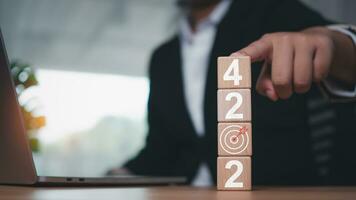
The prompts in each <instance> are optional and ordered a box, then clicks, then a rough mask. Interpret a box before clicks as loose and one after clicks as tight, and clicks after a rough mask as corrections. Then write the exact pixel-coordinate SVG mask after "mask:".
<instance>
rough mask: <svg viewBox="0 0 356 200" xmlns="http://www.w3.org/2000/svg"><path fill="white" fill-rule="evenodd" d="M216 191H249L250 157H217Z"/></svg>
mask: <svg viewBox="0 0 356 200" xmlns="http://www.w3.org/2000/svg"><path fill="white" fill-rule="evenodd" d="M217 163H218V166H217V167H218V171H217V172H218V177H217V188H218V190H251V157H247V156H246V157H218V160H217Z"/></svg>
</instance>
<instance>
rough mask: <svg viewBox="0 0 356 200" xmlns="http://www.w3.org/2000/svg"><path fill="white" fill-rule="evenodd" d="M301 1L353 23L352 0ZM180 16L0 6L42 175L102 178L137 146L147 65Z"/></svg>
mask: <svg viewBox="0 0 356 200" xmlns="http://www.w3.org/2000/svg"><path fill="white" fill-rule="evenodd" d="M304 2H305V3H306V4H308V5H310V6H311V7H312V8H314V9H317V10H318V11H320V12H321V13H322V14H323V15H325V16H326V17H328V18H331V19H333V20H337V21H340V22H345V23H352V24H356V12H354V10H355V8H356V1H351V0H304ZM178 17H179V11H178V10H177V8H176V6H175V0H149V1H144V0H75V1H73V0H0V27H1V30H2V33H3V35H4V39H5V43H6V46H7V50H8V55H9V58H10V61H11V62H12V72H13V76H14V78H15V80H17V86H18V87H17V90H18V94H19V100H20V104H21V105H22V107H23V112H24V114H25V119H26V123H27V129H28V132H29V138H30V139H31V144H32V148H33V151H34V158H35V162H36V167H37V170H38V173H39V174H40V175H51V176H56V175H57V176H61V175H66V176H74V175H76V176H97V175H102V174H104V173H105V171H106V170H108V169H109V168H111V167H114V166H120V165H121V164H122V163H123V162H125V161H126V160H127V159H129V158H130V157H132V156H133V155H135V154H136V153H137V152H138V151H139V150H140V149H141V148H142V147H143V145H144V139H145V135H146V130H147V124H146V104H147V98H148V93H149V80H148V79H147V73H146V71H147V64H148V61H149V57H150V53H151V51H152V50H153V49H154V47H156V46H157V45H158V44H160V43H161V42H162V41H164V40H165V39H167V38H168V37H170V36H171V35H172V34H173V33H174V32H175V30H176V24H177V21H178V20H177V19H178ZM147 19H149V20H147Z"/></svg>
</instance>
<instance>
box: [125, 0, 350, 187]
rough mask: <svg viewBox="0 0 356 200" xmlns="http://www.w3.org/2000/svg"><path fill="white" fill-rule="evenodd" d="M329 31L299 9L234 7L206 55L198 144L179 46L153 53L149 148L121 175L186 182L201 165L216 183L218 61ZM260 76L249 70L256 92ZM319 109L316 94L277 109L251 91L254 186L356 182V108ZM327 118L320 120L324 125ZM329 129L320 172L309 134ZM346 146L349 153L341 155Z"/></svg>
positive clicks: (289, 0)
mask: <svg viewBox="0 0 356 200" xmlns="http://www.w3.org/2000/svg"><path fill="white" fill-rule="evenodd" d="M326 24H329V21H327V20H325V19H324V18H323V17H321V16H320V15H319V14H318V13H316V12H314V11H313V10H310V9H309V8H307V7H305V6H304V5H303V4H301V3H299V2H298V1H294V0H248V1H237V0H236V1H234V3H233V4H232V5H231V7H230V10H229V11H228V13H227V15H226V16H225V17H224V19H223V20H222V22H221V23H220V24H219V26H218V32H217V35H216V38H215V41H214V46H213V49H212V52H211V55H210V63H209V70H208V77H207V86H206V91H205V102H204V117H205V121H204V122H205V130H206V133H205V137H203V138H198V137H197V134H196V133H195V130H194V127H193V124H192V121H191V119H190V116H189V114H188V112H187V107H186V103H185V100H184V96H183V95H184V94H183V85H182V68H181V63H182V61H181V53H180V43H179V38H178V36H174V37H173V38H172V39H171V40H169V41H168V42H166V43H164V44H163V45H161V46H160V47H159V48H158V49H157V50H156V51H155V52H154V53H153V56H152V59H151V62H150V68H149V76H150V80H151V82H150V89H151V90H150V96H149V104H148V121H149V133H148V136H147V141H146V146H145V148H144V149H143V150H142V151H141V152H140V153H139V154H138V155H137V156H136V157H135V158H133V159H132V160H130V161H129V162H128V163H127V164H126V167H128V168H129V169H130V170H131V171H133V172H134V173H136V174H142V175H161V176H176V175H182V176H187V177H188V178H189V180H190V181H191V180H192V179H193V178H194V176H195V174H196V172H197V169H198V167H199V165H200V164H201V163H202V162H205V163H207V164H208V166H209V169H210V171H211V174H212V177H213V178H214V180H215V181H216V158H217V96H216V95H217V93H216V89H217V78H216V77H217V70H216V68H217V64H216V61H217V57H218V56H223V55H229V54H230V53H232V52H234V51H236V50H238V49H240V48H242V47H245V46H246V45H248V44H249V43H251V42H253V41H255V40H256V39H258V38H260V37H261V36H262V35H263V34H265V33H269V32H277V31H299V30H302V29H304V28H307V27H310V26H317V25H326ZM259 71H260V63H257V64H253V66H252V76H253V84H255V83H256V80H257V76H258V74H259ZM252 87H253V88H254V85H253V86H252ZM313 100H314V102H313ZM318 101H320V102H324V101H323V98H322V97H321V96H320V92H319V91H318V88H316V87H313V88H312V90H311V91H310V92H309V93H308V94H307V95H293V96H292V97H291V98H290V99H288V100H285V101H278V102H276V103H274V102H271V101H269V100H268V99H267V98H265V97H263V96H260V95H258V94H256V92H255V91H254V90H253V91H252V107H253V112H252V116H253V119H252V124H253V134H252V135H253V157H252V158H253V183H254V184H322V183H332V184H347V183H355V182H356V176H355V172H354V171H355V170H353V169H356V164H355V159H354V158H353V157H354V156H353V153H355V152H356V151H355V147H352V148H351V146H355V145H352V144H351V143H352V142H350V141H352V140H354V139H355V134H356V131H355V128H354V127H353V126H352V122H355V121H356V120H355V115H354V112H353V111H352V109H354V107H355V104H330V103H328V102H326V103H325V102H324V103H321V104H320V105H319V104H318V103H317V102H318ZM309 102H311V103H309ZM315 102H316V103H315ZM320 102H319V103H320ZM309 104H310V105H309ZM318 105H319V106H318ZM351 108H352V109H351ZM329 110H331V112H332V117H331V118H330V117H329V118H327V120H326V121H325V120H324V121H323V120H321V121H320V120H319V121H318V115H316V118H315V117H314V118H315V119H316V120H315V119H314V118H312V116H311V114H313V113H314V114H315V113H316V114H318V113H323V112H325V111H328V112H329ZM324 115H325V114H324ZM324 115H320V116H321V118H322V117H323V116H324ZM329 115H330V114H329ZM329 115H327V116H329ZM320 116H319V118H320ZM324 118H325V117H324ZM315 122H320V123H321V124H320V123H319V124H318V123H315ZM330 124H331V125H332V127H333V130H335V131H334V132H335V134H331V136H329V139H330V138H331V139H332V144H333V145H331V146H332V147H333V148H328V150H327V153H328V154H327V155H328V156H329V160H327V162H326V164H325V166H319V164H318V162H319V161H318V157H317V156H318V153H317V150H318V149H315V148H312V147H313V145H312V144H313V140H314V139H313V137H311V130H312V129H315V130H318V127H319V126H320V127H321V128H323V126H329V125H330ZM314 126H316V128H315V127H314ZM347 144H350V145H349V147H345V145H346V146H347ZM319 160H320V159H319ZM323 167H324V168H323ZM318 170H319V171H318ZM320 170H324V171H320Z"/></svg>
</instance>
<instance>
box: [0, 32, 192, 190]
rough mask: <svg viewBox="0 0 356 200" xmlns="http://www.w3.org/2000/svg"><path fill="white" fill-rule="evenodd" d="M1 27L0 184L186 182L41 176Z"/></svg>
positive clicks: (181, 179)
mask: <svg viewBox="0 0 356 200" xmlns="http://www.w3.org/2000/svg"><path fill="white" fill-rule="evenodd" d="M16 95H17V94H16V91H15V87H14V82H13V80H12V78H11V74H10V67H9V61H8V58H7V54H6V50H5V44H4V41H3V37H2V34H1V30H0V184H6V185H29V186H37V185H39V186H148V185H172V184H184V183H185V182H186V178H185V177H145V176H110V177H109V176H108V177H44V176H38V175H37V172H36V167H35V164H34V161H33V158H32V151H31V150H30V146H29V142H28V138H27V133H26V130H25V127H24V122H23V119H22V116H21V111H20V106H19V104H18V100H17V96H16Z"/></svg>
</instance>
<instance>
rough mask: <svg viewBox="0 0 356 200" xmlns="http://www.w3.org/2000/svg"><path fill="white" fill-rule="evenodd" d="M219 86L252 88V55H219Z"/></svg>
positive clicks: (225, 87) (223, 87)
mask: <svg viewBox="0 0 356 200" xmlns="http://www.w3.org/2000/svg"><path fill="white" fill-rule="evenodd" d="M218 88H219V89H229V88H230V89H231V88H251V60H250V57H248V56H238V57H219V58H218Z"/></svg>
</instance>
